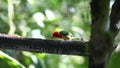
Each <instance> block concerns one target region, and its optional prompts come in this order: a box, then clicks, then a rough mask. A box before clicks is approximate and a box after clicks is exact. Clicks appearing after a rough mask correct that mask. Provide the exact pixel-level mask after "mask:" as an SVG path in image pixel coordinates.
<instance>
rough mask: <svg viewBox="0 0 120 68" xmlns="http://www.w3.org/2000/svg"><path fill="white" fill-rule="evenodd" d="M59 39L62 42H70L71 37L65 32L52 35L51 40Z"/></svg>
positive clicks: (56, 32)
mask: <svg viewBox="0 0 120 68" xmlns="http://www.w3.org/2000/svg"><path fill="white" fill-rule="evenodd" d="M54 38H59V39H63V40H71V39H72V38H73V35H72V34H71V33H69V32H67V31H55V32H53V34H52V39H54Z"/></svg>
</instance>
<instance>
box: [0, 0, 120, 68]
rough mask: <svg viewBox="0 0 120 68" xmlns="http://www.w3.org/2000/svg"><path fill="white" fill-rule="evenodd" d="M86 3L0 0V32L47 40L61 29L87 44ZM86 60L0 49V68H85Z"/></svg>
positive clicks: (115, 66)
mask: <svg viewBox="0 0 120 68" xmlns="http://www.w3.org/2000/svg"><path fill="white" fill-rule="evenodd" d="M113 2H114V0H112V1H111V4H112V3H113ZM89 3H90V0H0V33H5V34H11V35H12V34H18V35H20V36H22V37H28V38H40V39H51V36H52V33H53V32H54V31H56V30H65V31H68V32H70V33H72V34H73V35H74V36H75V37H77V38H83V40H84V41H88V40H89V37H90V24H91V15H90V6H89ZM110 7H111V5H110ZM54 40H60V39H54ZM6 43H7V42H6ZM119 50H120V49H119V47H118V48H117V49H116V51H115V52H114V53H113V56H112V57H111V60H110V64H109V68H119V66H120V65H119V62H120V58H118V57H120V51H119ZM88 59H89V58H88V57H87V56H75V55H58V54H48V53H36V52H29V51H17V50H4V49H1V51H0V68H8V67H9V68H24V67H26V68H88V64H89V63H88Z"/></svg>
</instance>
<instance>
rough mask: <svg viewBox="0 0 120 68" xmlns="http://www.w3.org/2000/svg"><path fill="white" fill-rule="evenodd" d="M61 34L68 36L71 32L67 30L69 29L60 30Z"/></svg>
mask: <svg viewBox="0 0 120 68" xmlns="http://www.w3.org/2000/svg"><path fill="white" fill-rule="evenodd" d="M59 34H60V35H62V36H67V35H69V32H67V31H60V33H59Z"/></svg>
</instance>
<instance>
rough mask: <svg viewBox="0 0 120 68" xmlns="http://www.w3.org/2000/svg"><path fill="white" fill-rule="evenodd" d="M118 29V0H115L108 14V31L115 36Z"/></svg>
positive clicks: (119, 12)
mask: <svg viewBox="0 0 120 68" xmlns="http://www.w3.org/2000/svg"><path fill="white" fill-rule="evenodd" d="M119 30H120V0H115V3H114V4H113V6H112V11H111V15H110V31H111V32H112V33H113V36H114V37H116V35H117V34H118V32H119Z"/></svg>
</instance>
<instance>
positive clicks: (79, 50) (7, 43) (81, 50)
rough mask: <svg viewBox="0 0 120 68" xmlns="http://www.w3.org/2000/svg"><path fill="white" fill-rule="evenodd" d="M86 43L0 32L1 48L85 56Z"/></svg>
mask: <svg viewBox="0 0 120 68" xmlns="http://www.w3.org/2000/svg"><path fill="white" fill-rule="evenodd" d="M86 44H87V42H80V41H63V40H61V41H58V40H43V39H35V38H22V37H14V36H10V35H6V34H0V48H1V49H12V50H23V51H34V52H45V53H53V54H68V55H81V56H86V55H87V52H86V49H85V45H86Z"/></svg>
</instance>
